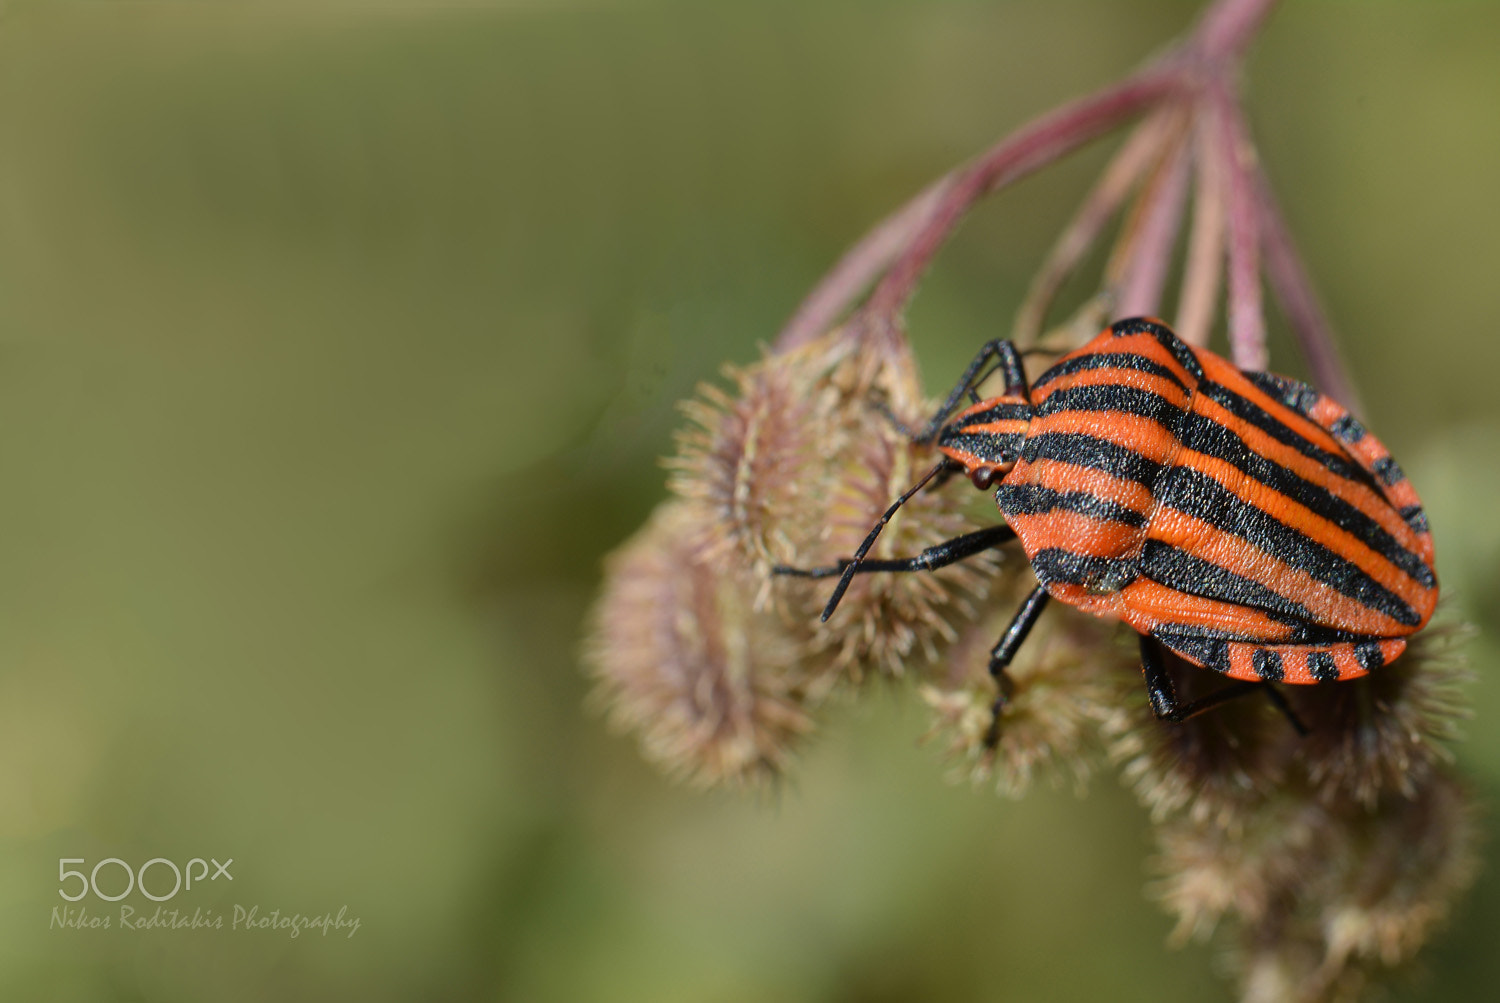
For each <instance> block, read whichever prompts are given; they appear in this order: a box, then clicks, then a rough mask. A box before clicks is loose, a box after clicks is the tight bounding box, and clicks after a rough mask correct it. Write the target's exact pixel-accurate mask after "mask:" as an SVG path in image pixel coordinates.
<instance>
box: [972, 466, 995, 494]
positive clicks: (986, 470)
mask: <svg viewBox="0 0 1500 1003" xmlns="http://www.w3.org/2000/svg"><path fill="white" fill-rule="evenodd" d="M998 473H999V471H998V470H996V469H995V468H994V467H975V468H974V469H973V470H971V471H969V480H971V481H973V482H974V486H975V487H976V488H978V489H979V490H981V491H983V490H985V489H986V488H988V487H989V486H990V485H991V484H993V483H995V476H996V475H997V474H998Z"/></svg>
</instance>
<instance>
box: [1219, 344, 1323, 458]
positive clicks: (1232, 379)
mask: <svg viewBox="0 0 1500 1003" xmlns="http://www.w3.org/2000/svg"><path fill="white" fill-rule="evenodd" d="M1198 357H1199V359H1201V360H1202V361H1203V371H1204V375H1205V376H1207V377H1208V378H1209V379H1210V380H1213V381H1214V382H1215V383H1220V384H1223V385H1224V386H1225V387H1227V388H1229V389H1230V390H1232V391H1234V392H1235V393H1236V394H1238V395H1239V396H1241V397H1243V398H1245V399H1246V400H1248V401H1249V402H1250V403H1252V404H1254V405H1255V406H1256V407H1258V408H1260V409H1261V410H1262V411H1265V412H1266V413H1268V414H1269V415H1271V417H1273V418H1275V419H1276V420H1277V421H1279V422H1281V423H1282V424H1283V425H1286V426H1288V427H1289V428H1293V429H1295V430H1296V431H1297V433H1298V434H1299V435H1301V436H1302V437H1303V438H1305V439H1306V440H1307V441H1308V442H1311V443H1312V444H1313V445H1315V446H1317V447H1318V448H1319V449H1321V450H1323V451H1324V452H1327V453H1342V452H1343V451H1344V446H1343V443H1341V442H1339V441H1338V440H1337V439H1335V438H1334V437H1333V435H1332V433H1330V432H1329V431H1328V430H1327V429H1324V428H1321V427H1319V426H1318V425H1316V424H1314V423H1313V422H1310V421H1308V420H1307V419H1306V418H1304V417H1303V416H1302V415H1301V414H1299V413H1297V412H1296V411H1294V410H1292V409H1291V408H1289V407H1287V406H1286V405H1285V404H1283V403H1281V401H1279V400H1277V399H1276V398H1274V397H1272V396H1270V395H1269V394H1267V393H1266V392H1265V391H1264V390H1262V389H1261V388H1260V387H1258V386H1256V385H1255V384H1254V383H1251V382H1250V381H1249V380H1248V379H1246V378H1245V374H1244V373H1242V372H1240V371H1239V370H1238V369H1236V368H1234V366H1233V365H1231V364H1230V363H1229V362H1228V361H1226V360H1224V359H1221V358H1219V357H1218V356H1217V355H1211V354H1209V353H1206V352H1204V353H1199V355H1198Z"/></svg>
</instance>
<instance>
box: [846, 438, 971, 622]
mask: <svg viewBox="0 0 1500 1003" xmlns="http://www.w3.org/2000/svg"><path fill="white" fill-rule="evenodd" d="M950 466H951V463H950V461H948V460H947V459H944V460H942V461H941V462H940V463H938V465H937V466H935V467H933V468H932V469H931V470H929V471H927V475H926V476H925V477H923V478H922V479H921V480H920V481H918V482H917V483H916V484H913V485H912V486H911V487H910V488H909V489H908V490H907V492H906V493H905V494H904V495H902V496H901V497H900V498H897V499H896V500H895V502H893V503H892V504H891V507H890V508H888V509H886V510H885V515H883V516H881V517H880V521H879V522H877V523H876V524H875V528H874V529H872V530H870V535H869V536H867V537H865V542H864V543H861V544H860V545H859V549H858V550H856V551H855V552H854V557H853V558H852V559H850V561H849V565H848V566H847V567H846V568H844V573H843V574H842V575H840V576H839V583H838V585H836V586H834V589H833V595H832V596H830V597H829V598H828V605H827V606H824V607H823V622H824V623H827V622H828V618H829V617H831V616H833V611H834V610H836V609H838V605H839V600H840V599H843V598H844V592H845V591H847V590H848V588H849V583H850V582H851V581H853V580H854V575H855V572H857V571H859V566H860V564H862V563H864V559H865V555H866V554H868V553H869V552H870V548H871V547H873V546H875V538H876V537H878V536H879V535H880V531H881V530H882V529H885V524H886V523H888V522H890V521H891V516H893V515H895V514H896V510H897V509H899V508H900V507H901V506H902V505H905V504H906V503H907V502H908V501H909V500H911V497H912V496H913V495H915V494H916V493H917V492H918V491H921V490H922V488H924V487H926V486H927V482H928V481H930V480H932V479H933V478H934V477H936V476H937V475H938V474H940V473H942V472H943V471H944V470H947V469H948V468H949V467H950Z"/></svg>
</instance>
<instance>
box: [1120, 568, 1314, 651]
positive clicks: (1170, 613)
mask: <svg viewBox="0 0 1500 1003" xmlns="http://www.w3.org/2000/svg"><path fill="white" fill-rule="evenodd" d="M1120 598H1121V600H1122V601H1123V603H1124V607H1125V610H1124V616H1125V619H1126V621H1127V622H1128V623H1129V624H1130V625H1131V626H1132V627H1134V628H1135V629H1136V631H1137V632H1138V633H1141V634H1146V633H1149V632H1150V631H1151V629H1152V628H1153V627H1157V626H1163V627H1166V626H1171V625H1180V626H1189V627H1207V628H1210V629H1212V630H1221V631H1225V632H1226V633H1230V634H1238V635H1240V636H1243V637H1255V638H1263V639H1264V640H1266V641H1268V642H1275V641H1277V640H1281V639H1283V638H1285V637H1287V636H1289V635H1290V633H1291V630H1292V628H1291V627H1289V626H1288V625H1287V624H1284V623H1282V622H1280V621H1279V620H1273V619H1271V618H1270V617H1269V616H1267V615H1266V614H1265V613H1262V612H1261V611H1260V610H1258V609H1255V608H1253V607H1251V606H1243V605H1240V604H1238V603H1230V602H1221V601H1219V600H1217V599H1204V598H1203V597H1202V596H1195V595H1189V594H1187V593H1186V592H1178V591H1177V590H1176V589H1171V588H1168V587H1167V586H1165V585H1163V584H1161V583H1160V582H1154V581H1152V580H1151V579H1149V578H1137V579H1136V580H1135V581H1133V582H1131V583H1130V584H1129V585H1127V586H1125V588H1124V589H1123V590H1121V592H1120Z"/></svg>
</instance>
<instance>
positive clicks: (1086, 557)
mask: <svg viewBox="0 0 1500 1003" xmlns="http://www.w3.org/2000/svg"><path fill="white" fill-rule="evenodd" d="M1031 570H1032V571H1034V572H1035V573H1036V578H1037V581H1039V582H1041V583H1042V584H1043V585H1082V586H1084V587H1086V588H1090V589H1095V590H1097V591H1099V592H1118V591H1119V590H1120V589H1122V588H1124V587H1125V586H1127V585H1129V584H1130V583H1131V582H1133V581H1135V577H1136V571H1135V562H1134V561H1129V560H1121V559H1119V558H1114V557H1095V556H1094V555H1092V554H1077V553H1074V552H1073V551H1071V550H1063V549H1061V548H1059V547H1048V548H1047V549H1045V550H1038V551H1037V552H1036V553H1035V554H1033V555H1032V557H1031Z"/></svg>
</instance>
